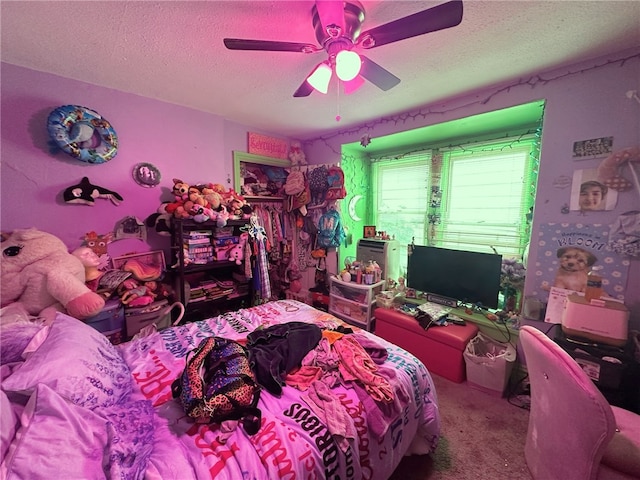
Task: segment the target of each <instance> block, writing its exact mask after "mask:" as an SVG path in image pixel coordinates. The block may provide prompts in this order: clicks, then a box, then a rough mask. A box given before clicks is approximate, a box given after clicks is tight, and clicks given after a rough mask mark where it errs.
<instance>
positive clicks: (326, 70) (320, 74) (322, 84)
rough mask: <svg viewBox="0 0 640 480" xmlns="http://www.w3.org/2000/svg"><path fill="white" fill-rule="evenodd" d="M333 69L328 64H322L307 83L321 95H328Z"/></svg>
mask: <svg viewBox="0 0 640 480" xmlns="http://www.w3.org/2000/svg"><path fill="white" fill-rule="evenodd" d="M331 73H332V72H331V67H330V66H329V65H327V64H326V63H321V64H320V65H318V66H317V67H316V69H315V70H314V71H313V72H312V73H311V75H309V77H308V78H307V82H308V83H309V85H311V86H312V87H313V88H314V89H316V90H317V91H319V92H320V93H324V94H326V93H327V91H328V90H329V82H330V81H331Z"/></svg>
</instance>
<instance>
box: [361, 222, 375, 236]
mask: <svg viewBox="0 0 640 480" xmlns="http://www.w3.org/2000/svg"><path fill="white" fill-rule="evenodd" d="M363 236H364V238H373V237H375V236H376V226H375V225H365V227H364V234H363Z"/></svg>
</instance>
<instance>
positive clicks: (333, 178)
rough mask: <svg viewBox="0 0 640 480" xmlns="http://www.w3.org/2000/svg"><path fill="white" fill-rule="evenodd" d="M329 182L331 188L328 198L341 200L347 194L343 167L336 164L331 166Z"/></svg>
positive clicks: (328, 174) (328, 176) (326, 196)
mask: <svg viewBox="0 0 640 480" xmlns="http://www.w3.org/2000/svg"><path fill="white" fill-rule="evenodd" d="M327 184H328V185H329V189H328V190H327V193H326V195H325V198H326V199H327V200H339V199H340V198H344V197H346V196H347V190H346V189H345V188H344V172H343V171H342V168H340V167H338V166H336V165H334V166H332V167H329V171H328V172H327Z"/></svg>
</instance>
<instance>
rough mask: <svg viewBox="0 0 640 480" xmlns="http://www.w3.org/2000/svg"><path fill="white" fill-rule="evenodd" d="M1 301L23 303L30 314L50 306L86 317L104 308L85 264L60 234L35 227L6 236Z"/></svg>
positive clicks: (1, 264) (1, 260)
mask: <svg viewBox="0 0 640 480" xmlns="http://www.w3.org/2000/svg"><path fill="white" fill-rule="evenodd" d="M0 249H1V250H2V255H0V282H1V284H2V289H1V290H0V303H1V304H2V306H3V307H4V306H6V305H9V304H11V303H15V302H19V303H21V304H22V305H23V306H24V307H25V308H26V310H27V312H29V314H30V315H40V314H41V312H42V311H43V310H45V309H48V308H49V307H53V308H54V309H56V310H59V311H61V312H65V313H68V314H69V315H71V316H72V317H75V318H79V319H84V318H88V317H91V316H93V315H96V314H97V313H99V312H100V311H101V310H102V308H103V307H104V305H105V303H104V299H103V298H102V297H101V296H100V295H98V294H97V293H95V292H93V291H91V290H90V289H89V288H88V287H87V286H86V285H85V267H84V265H83V264H82V262H81V261H80V259H79V258H78V257H76V256H74V255H72V254H71V253H69V251H68V250H67V247H66V246H65V244H64V243H63V242H62V240H60V239H59V238H58V237H56V236H54V235H52V234H50V233H46V232H42V231H40V230H37V229H35V228H30V229H22V230H15V231H13V232H11V233H10V234H8V235H6V236H5V235H3V237H2V243H0Z"/></svg>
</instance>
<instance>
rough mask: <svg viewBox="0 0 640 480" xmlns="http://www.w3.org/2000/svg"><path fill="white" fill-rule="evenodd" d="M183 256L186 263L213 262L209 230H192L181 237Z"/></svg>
mask: <svg viewBox="0 0 640 480" xmlns="http://www.w3.org/2000/svg"><path fill="white" fill-rule="evenodd" d="M183 241H184V256H185V261H186V262H188V263H195V264H205V263H209V262H211V261H213V245H212V244H211V230H193V231H191V232H187V233H185V234H184V237H183Z"/></svg>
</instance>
